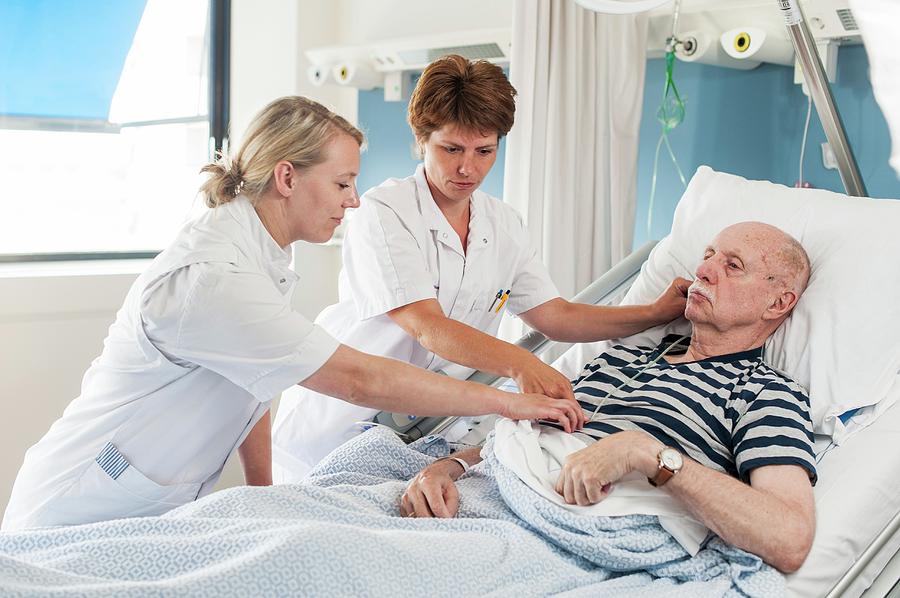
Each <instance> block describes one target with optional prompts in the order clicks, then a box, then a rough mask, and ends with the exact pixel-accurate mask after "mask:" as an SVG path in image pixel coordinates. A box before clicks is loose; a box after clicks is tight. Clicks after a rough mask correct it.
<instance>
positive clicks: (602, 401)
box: [586, 334, 690, 423]
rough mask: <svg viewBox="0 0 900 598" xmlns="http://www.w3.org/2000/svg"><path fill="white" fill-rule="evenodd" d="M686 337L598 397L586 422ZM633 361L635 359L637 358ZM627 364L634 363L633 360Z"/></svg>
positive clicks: (684, 337) (589, 421)
mask: <svg viewBox="0 0 900 598" xmlns="http://www.w3.org/2000/svg"><path fill="white" fill-rule="evenodd" d="M686 338H690V335H687V334H685V335H683V336H681V337H680V338H678V339H677V340H676V341H674V342H673V343H672V344H670V345H669V346H668V347H666V349H665V350H664V351H663V352H662V353H660V354H659V355H657V356H656V357H655V358H654V359H653V361H650V362H648V363H646V364H644V366H643V367H642V368H641V369H639V370H638V371H637V373H636V374H635V375H634V376H632V377H631V378H629V379H628V380H626V381H625V382H623V383H622V384H620V385H618V386H616V387H615V388H614V389H612V390H611V391H610V392H608V393H606V395H605V396H604V397H603V398H602V399H600V402H599V403H598V404H597V407H596V409H594V412H593V413H591V417H590V418H588V420H587V422H586V423H591V422H592V421H594V418H595V417H596V416H597V414H598V413H599V412H600V408H601V407H603V406H604V405H605V404H606V403H607V402H608V401H609V400H610V399H611V398H613V397H614V396H616V395H617V394H618V393H619V391H620V390H622V389H623V388H625V387H626V386H628V385H629V384H631V383H632V382H634V381H635V380H636V379H637V378H638V376H640V375H641V374H643V373H644V372H645V371H647V368H649V367H652V366H654V365H656V364H657V363H659V362H660V361H661V360H662V358H663V357H665V356H666V355H667V354H668V353H669V351H671V350H672V349H674V348H675V347H677V346H680V345H681V342H682V341H683V340H684V339H686ZM638 359H641V358H640V357H639V358H638ZM635 361H637V359H636V360H635ZM629 365H634V361H633V362H632V363H631V364H629ZM638 388H640V386H637V387H635V390H637V389H638Z"/></svg>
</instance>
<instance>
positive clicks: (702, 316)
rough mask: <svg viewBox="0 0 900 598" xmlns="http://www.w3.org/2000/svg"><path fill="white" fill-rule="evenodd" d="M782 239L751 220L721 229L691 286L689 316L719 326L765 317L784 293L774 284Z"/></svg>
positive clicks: (746, 323) (744, 323)
mask: <svg viewBox="0 0 900 598" xmlns="http://www.w3.org/2000/svg"><path fill="white" fill-rule="evenodd" d="M778 247H779V244H778V239H776V238H773V235H772V234H771V233H770V232H768V231H760V230H758V229H757V228H756V227H754V226H753V225H751V224H746V223H745V224H736V225H734V226H730V227H728V228H726V229H725V230H723V231H722V232H721V233H719V234H718V235H717V236H716V238H715V239H713V241H712V243H711V244H710V245H709V246H708V247H707V248H706V250H705V252H704V254H703V262H702V263H701V264H700V266H699V267H698V268H697V271H696V279H695V280H694V283H693V284H692V285H691V287H690V289H689V290H688V299H687V307H686V309H685V312H684V315H685V317H686V318H687V319H688V320H690V321H691V322H693V323H694V324H709V325H711V326H713V327H714V328H715V329H717V330H719V331H727V330H731V329H733V328H736V327H741V326H751V325H755V324H757V323H759V322H760V321H761V320H763V319H765V317H766V313H767V310H768V308H769V307H770V306H771V305H772V303H773V302H774V301H775V299H776V298H777V297H778V296H779V293H780V290H781V289H780V288H779V287H778V286H777V285H776V284H775V282H774V278H773V275H774V273H775V271H776V268H777V264H776V263H775V260H776V258H775V251H776V250H777V248H778Z"/></svg>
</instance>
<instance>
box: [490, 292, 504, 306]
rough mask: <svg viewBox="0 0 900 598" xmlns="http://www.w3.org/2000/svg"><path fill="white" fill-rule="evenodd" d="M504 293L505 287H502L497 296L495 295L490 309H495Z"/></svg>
mask: <svg viewBox="0 0 900 598" xmlns="http://www.w3.org/2000/svg"><path fill="white" fill-rule="evenodd" d="M502 295H503V289H500V290H499V291H497V296H496V297H494V301H493V303H491V306H490V307H489V308H488V311H491V310H492V309H494V306H495V305H497V300H498V299H500V297H501V296H502Z"/></svg>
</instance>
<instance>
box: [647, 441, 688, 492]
mask: <svg viewBox="0 0 900 598" xmlns="http://www.w3.org/2000/svg"><path fill="white" fill-rule="evenodd" d="M656 459H657V461H658V462H659V470H658V471H657V472H656V475H655V476H653V477H652V478H647V481H648V482H650V485H651V486H657V487H659V486H662V485H663V484H665V483H666V482H668V481H669V480H670V479H672V477H673V476H674V475H675V474H676V473H678V472H679V471H681V468H682V467H683V466H684V458H683V457H682V456H681V453H679V452H678V451H677V450H675V449H673V448H672V447H670V446H666V447H663V449H662V450H661V451H659V454H658V455H656Z"/></svg>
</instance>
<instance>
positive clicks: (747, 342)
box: [665, 324, 771, 363]
mask: <svg viewBox="0 0 900 598" xmlns="http://www.w3.org/2000/svg"><path fill="white" fill-rule="evenodd" d="M770 334H771V331H769V330H768V329H766V328H757V327H753V328H749V327H748V328H740V329H732V330H718V329H716V328H713V327H711V326H707V325H702V324H695V325H694V329H693V332H692V333H691V344H690V346H689V347H688V350H687V351H685V352H684V353H683V354H682V355H671V356H670V355H666V357H665V359H666V361H668V362H669V363H684V362H688V361H700V360H702V359H709V358H710V357H719V356H721V355H729V354H731V353H740V352H741V351H747V350H749V349H755V348H757V347H761V346H762V344H763V343H765V342H766V339H767V338H769V336H770Z"/></svg>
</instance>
